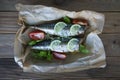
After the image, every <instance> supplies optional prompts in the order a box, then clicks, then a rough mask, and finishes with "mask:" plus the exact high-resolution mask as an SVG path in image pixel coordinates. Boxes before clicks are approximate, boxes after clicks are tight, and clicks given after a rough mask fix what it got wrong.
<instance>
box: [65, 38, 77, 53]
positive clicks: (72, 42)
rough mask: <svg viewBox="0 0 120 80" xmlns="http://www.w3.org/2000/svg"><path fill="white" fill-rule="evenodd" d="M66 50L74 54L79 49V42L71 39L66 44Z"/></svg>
mask: <svg viewBox="0 0 120 80" xmlns="http://www.w3.org/2000/svg"><path fill="white" fill-rule="evenodd" d="M67 49H68V51H70V52H74V51H76V50H78V49H79V40H78V39H76V38H72V39H71V40H70V41H69V42H68V44H67Z"/></svg>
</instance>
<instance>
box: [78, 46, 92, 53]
mask: <svg viewBox="0 0 120 80" xmlns="http://www.w3.org/2000/svg"><path fill="white" fill-rule="evenodd" d="M79 51H80V52H81V53H85V54H88V53H89V52H90V51H89V50H88V49H87V48H86V47H85V46H84V45H80V48H79Z"/></svg>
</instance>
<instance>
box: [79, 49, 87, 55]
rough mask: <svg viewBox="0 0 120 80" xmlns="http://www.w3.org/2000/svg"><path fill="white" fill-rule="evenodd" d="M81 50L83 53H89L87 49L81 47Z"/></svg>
mask: <svg viewBox="0 0 120 80" xmlns="http://www.w3.org/2000/svg"><path fill="white" fill-rule="evenodd" d="M81 52H82V53H84V54H88V53H89V50H87V49H83V50H82V51H81Z"/></svg>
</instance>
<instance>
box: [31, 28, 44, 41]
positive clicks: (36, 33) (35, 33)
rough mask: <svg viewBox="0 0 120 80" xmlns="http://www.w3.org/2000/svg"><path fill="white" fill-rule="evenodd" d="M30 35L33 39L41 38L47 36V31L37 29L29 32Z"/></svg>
mask: <svg viewBox="0 0 120 80" xmlns="http://www.w3.org/2000/svg"><path fill="white" fill-rule="evenodd" d="M29 37H30V38H31V39H33V40H41V39H44V38H45V33H44V32H42V31H39V30H35V31H32V32H30V33H29Z"/></svg>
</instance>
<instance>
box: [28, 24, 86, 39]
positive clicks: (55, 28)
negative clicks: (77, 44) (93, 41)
mask: <svg viewBox="0 0 120 80" xmlns="http://www.w3.org/2000/svg"><path fill="white" fill-rule="evenodd" d="M30 27H31V28H34V29H37V30H41V31H44V32H45V33H47V34H50V35H56V36H60V37H68V36H77V35H80V34H84V31H85V26H81V25H79V24H66V23H64V22H58V23H46V24H40V25H36V26H30Z"/></svg>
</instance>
